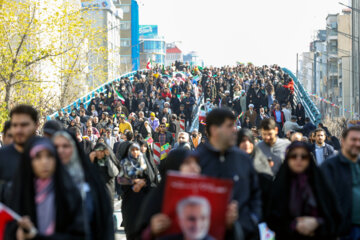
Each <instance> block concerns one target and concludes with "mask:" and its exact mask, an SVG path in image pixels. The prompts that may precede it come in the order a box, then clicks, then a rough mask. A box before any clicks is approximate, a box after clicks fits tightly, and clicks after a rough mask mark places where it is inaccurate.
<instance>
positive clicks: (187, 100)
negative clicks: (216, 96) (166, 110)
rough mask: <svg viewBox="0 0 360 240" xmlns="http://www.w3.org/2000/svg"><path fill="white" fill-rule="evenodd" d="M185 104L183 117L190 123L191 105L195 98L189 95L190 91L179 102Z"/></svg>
mask: <svg viewBox="0 0 360 240" xmlns="http://www.w3.org/2000/svg"><path fill="white" fill-rule="evenodd" d="M181 103H182V104H183V105H184V106H185V117H186V119H185V120H186V122H189V124H190V123H191V120H192V119H191V114H192V112H193V106H194V104H195V99H194V98H193V97H191V95H190V92H188V93H186V98H184V99H183V100H182V102H181Z"/></svg>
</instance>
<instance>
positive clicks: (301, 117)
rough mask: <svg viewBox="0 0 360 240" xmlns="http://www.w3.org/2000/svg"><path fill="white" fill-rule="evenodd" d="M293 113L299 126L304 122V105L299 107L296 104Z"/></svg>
mask: <svg viewBox="0 0 360 240" xmlns="http://www.w3.org/2000/svg"><path fill="white" fill-rule="evenodd" d="M295 115H296V117H297V123H298V124H299V125H300V126H303V125H304V124H305V109H304V107H301V108H299V107H298V106H296V109H295Z"/></svg>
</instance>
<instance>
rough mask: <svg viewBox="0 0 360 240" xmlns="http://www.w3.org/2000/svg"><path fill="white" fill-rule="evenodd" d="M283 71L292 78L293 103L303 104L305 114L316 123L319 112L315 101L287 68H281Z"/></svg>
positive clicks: (319, 118)
mask: <svg viewBox="0 0 360 240" xmlns="http://www.w3.org/2000/svg"><path fill="white" fill-rule="evenodd" d="M283 71H284V72H285V73H287V74H289V76H290V77H291V78H292V79H293V80H294V88H295V93H294V94H295V98H294V101H295V103H296V104H297V103H299V102H300V103H301V104H302V105H303V106H304V109H305V112H306V115H307V116H308V117H309V118H310V120H311V121H312V122H313V123H314V124H315V125H317V124H318V123H320V122H321V113H320V111H319V109H318V108H317V106H316V105H315V103H314V102H313V101H312V100H311V98H310V95H309V94H308V92H307V91H306V90H305V89H304V86H303V85H302V84H301V83H300V82H299V80H298V79H297V77H296V76H295V75H294V74H293V73H292V72H291V71H290V70H289V69H287V68H283Z"/></svg>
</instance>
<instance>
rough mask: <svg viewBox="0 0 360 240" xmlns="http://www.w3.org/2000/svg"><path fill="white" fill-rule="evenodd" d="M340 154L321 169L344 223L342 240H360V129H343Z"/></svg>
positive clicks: (341, 229)
mask: <svg viewBox="0 0 360 240" xmlns="http://www.w3.org/2000/svg"><path fill="white" fill-rule="evenodd" d="M341 140H342V141H341V143H342V144H341V151H340V152H339V153H338V154H337V155H336V156H334V157H332V158H330V159H328V160H327V161H325V162H324V163H323V164H322V165H321V169H322V170H323V173H324V174H325V177H326V179H328V180H329V181H330V182H329V183H330V184H331V186H333V188H334V190H335V193H336V197H337V199H338V202H339V203H340V208H341V210H342V213H343V217H344V218H343V221H342V224H341V226H340V232H341V236H346V237H344V238H341V239H346V240H355V239H356V240H358V239H360V204H359V203H360V158H359V157H360V127H359V126H354V127H350V128H348V129H346V130H344V132H343V134H342V139H341Z"/></svg>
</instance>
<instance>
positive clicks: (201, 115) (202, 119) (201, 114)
mask: <svg viewBox="0 0 360 240" xmlns="http://www.w3.org/2000/svg"><path fill="white" fill-rule="evenodd" d="M205 121H206V112H205V111H203V110H200V112H199V122H205Z"/></svg>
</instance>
